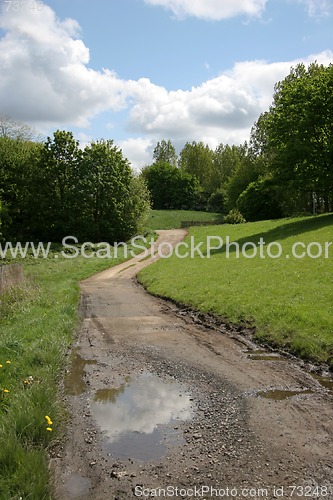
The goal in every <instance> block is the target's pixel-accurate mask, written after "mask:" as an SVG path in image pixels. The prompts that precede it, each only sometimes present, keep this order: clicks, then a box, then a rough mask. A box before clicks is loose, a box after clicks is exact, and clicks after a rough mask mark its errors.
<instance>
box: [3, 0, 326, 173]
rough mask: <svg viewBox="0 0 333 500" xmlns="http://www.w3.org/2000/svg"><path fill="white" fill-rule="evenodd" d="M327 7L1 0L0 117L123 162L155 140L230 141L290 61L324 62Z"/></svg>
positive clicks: (273, 0)
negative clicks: (100, 144)
mask: <svg viewBox="0 0 333 500" xmlns="http://www.w3.org/2000/svg"><path fill="white" fill-rule="evenodd" d="M332 28H333V0H238V1H235V0H94V1H92V0H49V1H45V2H38V1H34V0H25V1H18V2H15V1H12V2H10V1H8V2H6V1H5V0H0V115H9V116H11V117H12V118H13V119H16V120H20V121H24V122H27V123H29V124H30V125H32V126H33V127H34V128H36V129H37V130H38V131H40V132H41V133H42V134H43V135H51V134H52V132H53V131H54V130H56V129H58V128H60V129H66V130H71V131H73V132H74V135H75V136H76V137H77V138H78V139H79V140H80V141H81V143H82V145H85V144H86V143H87V142H89V141H91V140H96V139H100V138H105V139H106V138H110V139H113V140H114V141H115V142H116V144H117V145H119V147H121V148H122V150H123V152H124V155H125V156H126V157H128V158H129V160H130V161H131V163H132V164H133V166H134V167H136V168H140V167H142V166H143V165H145V164H149V163H151V160H152V150H153V148H154V146H155V145H156V143H157V141H160V140H161V139H163V138H164V139H171V141H172V142H173V144H174V145H175V146H176V148H177V150H178V151H179V150H180V149H181V148H182V147H183V146H184V144H185V143H186V142H187V141H192V140H195V141H201V140H202V141H204V142H205V143H207V144H209V145H210V146H211V147H212V148H215V147H216V146H217V145H218V144H219V143H221V142H223V143H224V144H226V143H229V144H239V143H242V142H243V141H244V140H246V139H248V137H249V133H250V130H251V126H252V125H253V123H254V122H255V120H256V119H257V118H258V116H259V115H260V113H261V112H262V111H265V110H267V109H268V107H269V105H270V103H271V101H272V96H273V89H274V83H275V82H276V81H278V80H281V79H283V78H284V77H285V76H286V75H287V74H288V73H289V70H290V67H291V66H293V65H295V64H297V63H298V62H304V63H305V64H308V63H310V62H312V61H314V60H317V61H318V62H320V63H323V64H325V65H327V64H330V63H333V34H332V33H333V29H332Z"/></svg>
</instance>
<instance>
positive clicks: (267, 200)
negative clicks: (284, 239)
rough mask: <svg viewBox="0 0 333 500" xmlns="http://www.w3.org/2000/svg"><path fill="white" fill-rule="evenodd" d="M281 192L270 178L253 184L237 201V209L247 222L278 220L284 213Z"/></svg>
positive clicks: (261, 179)
mask: <svg viewBox="0 0 333 500" xmlns="http://www.w3.org/2000/svg"><path fill="white" fill-rule="evenodd" d="M279 200H280V198H279V192H278V189H277V187H276V186H275V185H274V183H273V182H272V180H271V179H269V178H260V179H258V180H257V181H256V182H251V183H250V184H249V185H248V186H247V188H246V189H245V191H243V193H241V195H240V196H239V198H238V200H237V208H238V209H239V211H240V212H241V213H242V215H243V216H244V217H245V219H246V220H247V221H250V222H251V221H257V220H267V219H278V218H280V217H282V215H283V213H282V210H281V207H280V205H279Z"/></svg>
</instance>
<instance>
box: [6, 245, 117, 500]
mask: <svg viewBox="0 0 333 500" xmlns="http://www.w3.org/2000/svg"><path fill="white" fill-rule="evenodd" d="M57 254H58V252H57ZM54 256H55V254H52V253H51V254H50V256H49V258H48V259H39V260H38V259H37V260H35V259H32V258H30V259H28V260H27V261H25V262H24V272H25V276H26V281H25V283H24V285H23V286H22V287H21V288H13V289H11V290H9V291H7V292H6V293H5V294H4V295H2V296H1V297H0V499H1V500H9V499H17V500H18V499H19V498H24V499H25V498H31V499H36V500H37V499H38V500H44V499H50V498H52V487H51V485H50V481H49V479H50V478H49V471H48V463H47V450H48V448H49V447H50V446H51V445H52V443H53V442H54V441H55V440H57V439H59V438H60V436H61V430H62V429H64V422H65V420H64V419H65V415H66V414H65V411H64V408H63V406H62V403H61V397H60V395H59V383H60V381H61V378H62V373H63V369H64V366H65V360H66V357H65V353H66V352H67V350H68V348H69V347H70V345H71V343H72V342H73V338H74V334H75V330H76V328H77V325H78V322H79V317H78V303H79V296H80V292H79V285H78V282H79V281H80V280H82V279H84V278H87V277H88V276H91V275H93V274H95V273H97V272H99V271H102V270H103V269H106V268H108V267H111V266H113V265H116V264H118V263H120V262H122V261H124V260H125V259H124V256H123V255H122V254H121V253H120V254H119V257H118V258H117V259H112V260H111V261H110V260H108V259H98V258H96V257H94V258H89V259H84V258H82V257H78V258H76V259H65V258H58V259H55V258H54ZM45 416H47V417H49V418H48V419H46V418H45ZM50 422H52V423H50Z"/></svg>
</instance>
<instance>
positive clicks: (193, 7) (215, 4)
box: [144, 0, 333, 21]
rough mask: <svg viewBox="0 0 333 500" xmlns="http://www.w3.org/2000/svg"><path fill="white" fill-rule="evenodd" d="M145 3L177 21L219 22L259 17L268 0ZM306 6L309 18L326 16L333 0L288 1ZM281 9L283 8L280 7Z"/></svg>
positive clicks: (158, 0) (161, 0)
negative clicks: (198, 19)
mask: <svg viewBox="0 0 333 500" xmlns="http://www.w3.org/2000/svg"><path fill="white" fill-rule="evenodd" d="M144 1H145V3H147V4H149V5H154V6H160V7H164V8H165V9H167V10H169V11H171V12H172V13H173V14H174V15H175V16H176V17H177V18H178V19H183V18H185V17H188V16H192V17H197V18H200V19H206V20H215V21H220V20H222V19H229V18H232V17H235V16H239V15H246V16H250V17H253V16H260V15H261V14H262V13H263V11H264V10H265V7H266V4H267V3H268V1H269V0H144ZM290 1H294V2H295V1H296V2H298V3H302V4H304V5H305V6H306V9H307V12H308V14H309V16H310V17H322V16H328V15H330V14H331V13H332V10H333V0H290ZM281 8H283V6H282V7H281Z"/></svg>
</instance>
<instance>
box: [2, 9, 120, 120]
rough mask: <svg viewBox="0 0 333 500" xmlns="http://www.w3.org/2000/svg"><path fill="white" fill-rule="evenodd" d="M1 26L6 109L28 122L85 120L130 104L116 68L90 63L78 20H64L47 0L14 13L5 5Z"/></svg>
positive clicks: (4, 105) (3, 97)
mask: <svg viewBox="0 0 333 500" xmlns="http://www.w3.org/2000/svg"><path fill="white" fill-rule="evenodd" d="M0 28H2V29H3V30H5V32H6V35H5V36H4V37H3V38H2V39H1V40H0V68H1V75H0V96H1V97H0V106H1V111H2V113H7V114H10V115H15V118H16V119H19V120H22V121H24V120H26V121H30V122H41V123H47V122H48V123H54V122H59V121H64V122H66V121H67V122H71V123H72V124H75V125H78V126H83V125H87V122H88V120H89V118H90V117H92V116H94V115H96V114H97V113H99V112H100V111H102V110H107V109H109V110H119V109H121V108H123V107H125V105H126V92H125V89H124V82H122V81H121V80H120V79H119V78H118V77H117V75H115V74H114V73H113V72H112V71H109V70H103V71H101V72H98V71H93V70H91V69H89V68H88V67H87V64H88V63H89V58H90V56H89V49H88V48H87V47H86V46H85V45H84V43H83V42H82V40H80V39H79V38H78V33H79V25H78V24H77V22H76V21H74V20H72V19H66V20H64V21H61V20H59V19H57V18H56V16H55V13H54V12H53V10H52V9H51V8H50V7H48V6H47V5H45V4H44V7H43V9H42V10H41V11H33V10H31V9H29V8H28V4H27V3H26V4H22V7H21V8H20V9H19V10H18V11H17V12H14V11H13V10H8V11H6V9H5V8H3V9H2V12H1V14H0Z"/></svg>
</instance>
